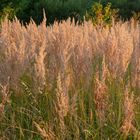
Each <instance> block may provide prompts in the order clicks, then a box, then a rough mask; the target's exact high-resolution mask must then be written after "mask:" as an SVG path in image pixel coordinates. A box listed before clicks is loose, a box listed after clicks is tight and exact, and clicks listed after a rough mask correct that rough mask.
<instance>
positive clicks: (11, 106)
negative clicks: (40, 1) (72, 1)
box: [0, 19, 140, 140]
mask: <svg viewBox="0 0 140 140" xmlns="http://www.w3.org/2000/svg"><path fill="white" fill-rule="evenodd" d="M139 130H140V27H139V22H137V21H135V20H133V19H131V20H130V21H126V22H122V21H118V22H115V21H114V22H113V23H112V26H111V27H102V26H93V24H92V23H91V22H90V21H88V22H86V21H85V22H84V23H82V24H80V25H79V24H78V23H77V24H76V23H75V21H74V20H70V19H68V20H66V21H62V22H60V23H58V22H55V23H54V24H53V25H51V26H47V27H46V19H44V21H43V22H42V23H41V24H40V25H38V26H37V25H36V24H35V23H34V21H33V20H31V21H30V23H29V24H27V25H26V26H24V25H22V24H21V23H20V22H19V20H18V19H15V20H14V21H9V20H8V19H5V20H4V21H3V22H2V23H1V27H0V139H1V140H139V139H140V132H139Z"/></svg>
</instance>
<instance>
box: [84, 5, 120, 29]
mask: <svg viewBox="0 0 140 140" xmlns="http://www.w3.org/2000/svg"><path fill="white" fill-rule="evenodd" d="M117 12H118V10H117V9H111V3H108V4H107V5H106V6H105V7H103V5H102V4H100V3H97V2H95V3H94V4H93V5H92V6H91V8H90V9H89V10H88V11H87V12H86V20H92V22H93V25H103V26H104V25H111V23H112V17H114V18H116V17H117Z"/></svg>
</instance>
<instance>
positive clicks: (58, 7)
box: [17, 0, 87, 24]
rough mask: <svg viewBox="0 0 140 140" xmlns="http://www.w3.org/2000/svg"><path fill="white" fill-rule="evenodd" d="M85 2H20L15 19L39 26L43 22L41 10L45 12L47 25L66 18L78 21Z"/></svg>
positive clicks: (70, 0)
mask: <svg viewBox="0 0 140 140" xmlns="http://www.w3.org/2000/svg"><path fill="white" fill-rule="evenodd" d="M86 3H87V2H86V0H77V1H76V2H75V0H65V1H64V0H40V1H38V0H21V2H20V3H19V9H18V13H17V17H18V18H19V19H21V20H23V21H24V22H28V21H29V20H30V18H33V20H35V21H36V23H37V24H39V23H40V22H41V21H42V20H43V9H44V10H45V12H46V16H47V23H48V24H49V23H53V22H54V20H58V21H60V20H63V19H67V18H68V17H74V18H75V19H76V20H80V19H81V18H82V15H83V14H84V12H85V9H86V6H85V5H86Z"/></svg>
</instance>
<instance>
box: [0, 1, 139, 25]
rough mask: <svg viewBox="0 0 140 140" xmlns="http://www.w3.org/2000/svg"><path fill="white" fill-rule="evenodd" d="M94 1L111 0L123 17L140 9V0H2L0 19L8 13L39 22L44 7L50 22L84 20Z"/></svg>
mask: <svg viewBox="0 0 140 140" xmlns="http://www.w3.org/2000/svg"><path fill="white" fill-rule="evenodd" d="M94 2H100V3H101V4H103V5H106V4H107V3H108V2H111V3H112V8H115V9H119V15H120V17H121V18H123V19H129V18H130V17H131V16H132V15H133V12H134V11H135V12H139V11H140V0H0V19H2V18H4V17H5V16H6V15H7V14H8V15H9V19H13V17H14V16H16V17H17V18H18V19H20V20H21V21H23V22H24V23H25V22H28V21H29V20H30V19H31V18H32V19H33V20H34V21H35V22H36V23H37V24H39V23H40V22H41V21H42V19H43V9H44V10H45V13H46V16H47V23H48V24H50V23H53V22H54V20H59V21H60V20H62V19H67V18H68V17H74V18H75V19H76V20H82V18H83V16H84V15H85V13H86V11H87V10H88V9H89V8H90V7H91V5H93V4H94Z"/></svg>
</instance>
